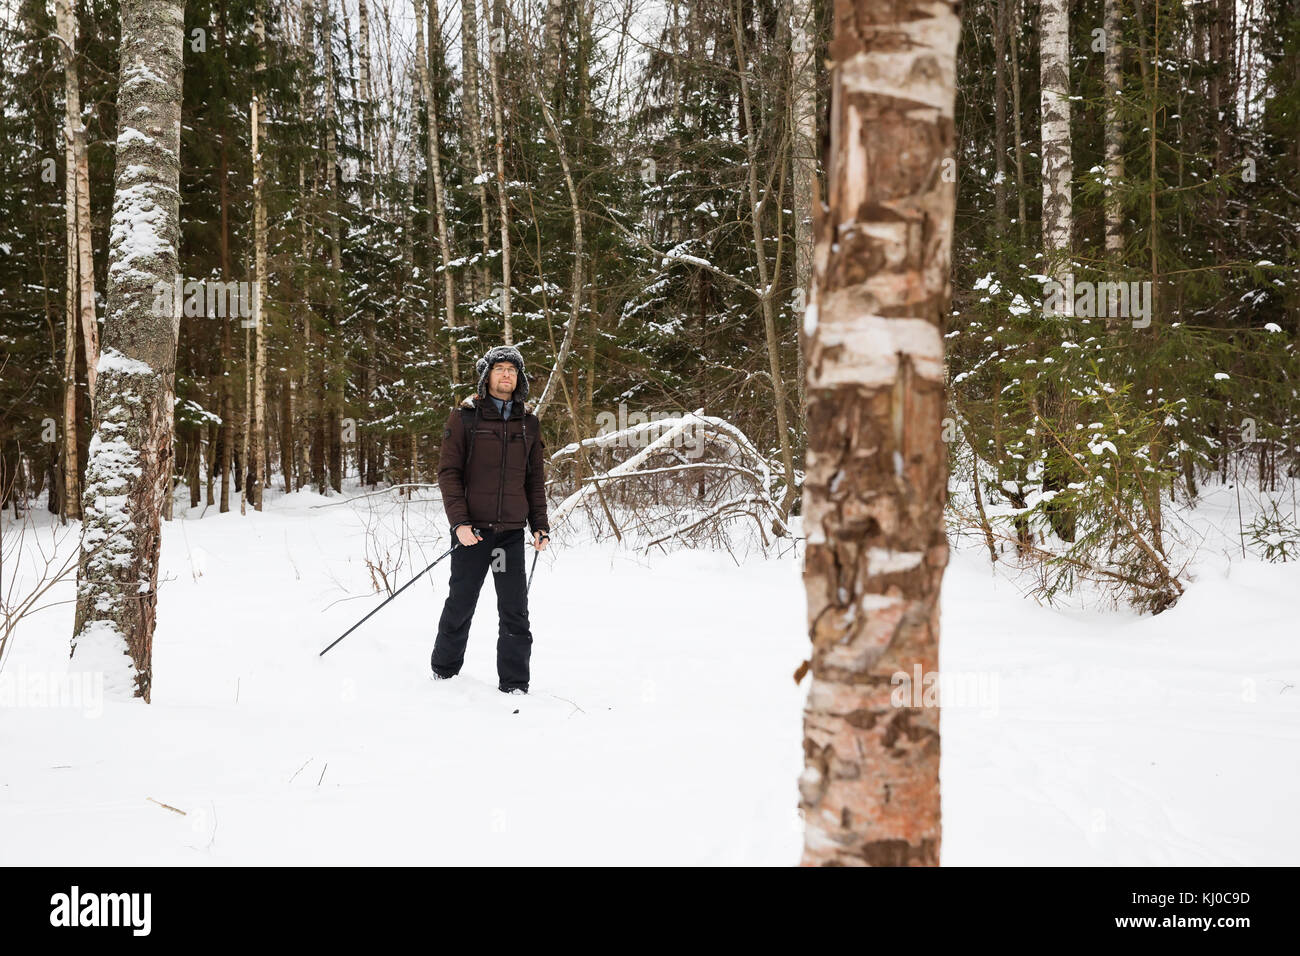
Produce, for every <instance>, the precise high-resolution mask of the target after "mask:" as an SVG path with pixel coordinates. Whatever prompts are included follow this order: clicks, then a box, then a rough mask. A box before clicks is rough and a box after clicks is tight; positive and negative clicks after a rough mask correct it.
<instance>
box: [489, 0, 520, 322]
mask: <svg viewBox="0 0 1300 956" xmlns="http://www.w3.org/2000/svg"><path fill="white" fill-rule="evenodd" d="M501 2H502V0H492V4H493V8H494V14H493V21H494V27H495V29H494V30H493V31H492V38H491V41H490V42H489V43H488V73H489V76H490V78H491V81H492V121H493V125H494V127H495V129H494V132H495V134H496V153H497V201H498V204H499V206H500V219H501V298H500V306H501V334H502V338H503V340H504V341H505V344H506V345H511V344H513V342H514V333H513V332H512V330H511V328H510V197H509V196H508V195H507V193H506V142H505V140H506V123H505V113H504V110H503V108H502V105H501V70H500V66H499V60H498V58H497V54H498V53H499V52H501V51H500V49H498V47H499V46H501V45H502V44H503V43H504V40H505V24H504V23H503V22H502V17H501Z"/></svg>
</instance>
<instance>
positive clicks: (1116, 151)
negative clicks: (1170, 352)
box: [1103, 0, 1124, 331]
mask: <svg viewBox="0 0 1300 956" xmlns="http://www.w3.org/2000/svg"><path fill="white" fill-rule="evenodd" d="M1119 4H1120V0H1106V11H1105V17H1106V19H1105V23H1106V29H1105V31H1104V36H1105V38H1106V62H1105V75H1104V77H1103V82H1104V85H1105V90H1106V132H1105V135H1106V258H1107V259H1109V260H1110V264H1111V266H1112V267H1114V266H1118V265H1120V263H1121V260H1122V258H1123V255H1124V231H1123V229H1124V210H1123V208H1122V206H1121V204H1120V186H1121V183H1122V180H1123V178H1124V136H1123V129H1122V127H1121V126H1120V116H1119V103H1120V96H1121V94H1122V87H1123V83H1124V77H1123V73H1122V72H1121V69H1120V67H1121V64H1122V62H1123V60H1122V58H1123V55H1124V50H1123V47H1122V46H1121V45H1120V42H1119V38H1120V30H1121V19H1120V10H1119ZM1110 313H1111V310H1110V309H1107V311H1106V315H1107V318H1106V326H1107V329H1108V330H1109V331H1114V330H1115V329H1116V328H1118V325H1119V323H1118V320H1117V319H1116V318H1115V317H1114V316H1113V315H1111V314H1110Z"/></svg>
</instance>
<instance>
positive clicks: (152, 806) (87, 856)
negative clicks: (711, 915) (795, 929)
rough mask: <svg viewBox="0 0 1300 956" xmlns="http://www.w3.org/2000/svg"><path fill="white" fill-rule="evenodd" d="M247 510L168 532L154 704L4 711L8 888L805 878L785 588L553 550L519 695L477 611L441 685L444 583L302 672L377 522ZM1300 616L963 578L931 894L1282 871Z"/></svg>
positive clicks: (790, 593)
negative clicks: (631, 873)
mask: <svg viewBox="0 0 1300 956" xmlns="http://www.w3.org/2000/svg"><path fill="white" fill-rule="evenodd" d="M267 499H268V505H267V511H266V512H264V513H262V514H256V513H254V512H251V511H250V512H249V514H248V515H247V516H245V517H242V518H241V517H240V516H239V515H238V514H237V513H230V514H227V515H218V514H216V509H215V508H209V509H208V510H207V514H206V516H205V517H203V518H202V520H197V514H189V513H188V509H187V508H186V502H184V501H178V503H177V506H176V516H177V520H175V521H173V522H171V523H170V524H166V525H165V527H164V532H163V533H164V540H163V555H162V564H161V575H160V577H161V581H162V583H161V589H160V601H159V619H158V620H159V623H158V630H157V634H156V637H155V644H154V699H153V703H152V704H151V705H145V704H143V703H142V702H139V701H120V700H105V701H104V702H103V705H102V714H101V715H99V716H92V715H91V714H89V713H87V712H85V711H83V710H81V709H75V708H67V707H65V708H51V707H38V706H0V864H3V865H31V864H45V865H53V864H57V865H78V866H86V865H121V864H130V865H186V864H189V865H228V864H253V865H262V864H466V863H470V864H480V863H481V864H509V863H523V864H534V863H535V864H543V863H572V864H737V865H754V864H765V865H791V864H794V863H797V862H798V859H799V854H800V850H801V847H802V830H801V825H800V822H799V819H798V815H797V812H796V806H797V801H798V797H797V789H796V778H797V777H798V775H799V773H800V771H801V770H802V769H803V758H802V736H803V734H802V706H803V699H804V695H805V694H806V689H807V682H806V681H805V684H804V686H802V687H796V686H795V684H794V682H793V681H792V680H791V674H792V673H793V671H794V669H795V668H796V667H797V666H798V664H799V662H800V661H801V660H802V659H803V658H804V656H805V654H806V651H807V638H806V634H805V622H804V601H803V591H802V588H803V584H802V580H801V577H800V563H799V561H798V560H797V559H795V558H793V557H790V556H787V557H785V558H783V559H770V560H764V559H763V558H761V557H759V556H751V557H749V558H747V559H745V560H743V561H742V563H741V565H740V566H739V567H737V566H736V564H735V563H734V562H733V561H732V559H731V558H730V557H729V556H727V555H726V554H725V553H724V554H714V553H703V552H678V553H674V554H671V555H668V556H662V555H654V556H651V557H649V558H646V557H644V556H640V555H633V554H627V553H625V552H617V551H615V550H614V549H613V548H612V547H610V546H591V545H583V546H580V547H579V546H567V547H566V546H563V544H562V545H561V547H559V548H557V549H555V550H552V551H548V552H547V553H545V554H543V555H542V557H541V559H540V560H539V561H538V563H537V571H536V575H535V578H534V581H533V590H532V592H531V617H532V626H533V636H534V644H533V675H532V686H531V693H530V695H529V696H526V697H518V696H507V695H504V694H501V693H499V692H498V691H497V689H496V667H495V633H496V607H495V593H494V591H493V588H492V584H491V581H490V580H488V581H485V582H484V587H483V591H482V593H481V595H480V601H479V608H478V612H477V614H476V615H475V622H474V625H473V628H472V630H471V633H470V642H469V650H468V654H467V657H466V662H465V666H464V669H463V670H462V672H461V675H460V676H459V677H457V678H455V679H453V680H451V681H447V682H437V683H435V682H433V681H431V680H430V679H429V653H430V651H431V649H432V644H433V637H434V631H435V628H436V623H437V618H438V614H439V612H440V611H441V606H442V601H443V599H444V598H445V596H446V587H447V562H446V561H444V562H443V563H442V564H441V565H439V566H438V567H437V568H435V569H434V570H433V571H432V572H430V574H428V575H426V577H425V578H423V579H421V581H420V583H418V584H417V585H416V586H414V587H412V588H410V589H409V590H408V591H406V592H405V593H404V594H403V595H402V596H401V597H400V598H398V599H397V600H396V601H395V602H394V603H393V604H390V605H389V606H388V607H386V608H384V610H383V611H381V612H379V614H377V615H376V616H375V617H374V618H372V619H371V620H370V621H368V622H367V623H366V624H365V625H364V626H362V627H361V628H359V629H358V630H357V631H356V632H354V633H353V634H351V635H350V636H349V637H348V638H347V639H346V640H345V641H343V642H342V643H341V644H339V645H338V646H337V647H335V648H334V649H333V650H332V651H330V652H329V654H327V655H326V656H325V657H324V658H319V657H318V656H317V655H318V654H319V651H320V650H321V649H322V648H323V647H324V646H325V645H327V644H328V643H329V642H330V641H332V640H333V639H334V638H335V637H337V636H338V635H339V634H340V633H342V632H343V631H344V630H346V629H347V628H348V627H349V626H351V625H352V624H353V623H354V622H355V621H356V620H358V619H359V618H361V617H362V616H363V615H364V614H365V613H366V612H368V611H369V610H370V609H371V608H373V607H374V606H375V605H376V604H378V603H379V601H380V600H381V598H380V597H377V596H375V595H374V593H373V591H372V590H371V586H370V574H369V572H368V571H367V569H366V566H365V560H364V555H365V553H366V541H367V536H366V531H365V521H364V520H363V518H364V515H365V506H364V505H363V504H362V503H361V502H360V501H357V502H354V503H353V504H352V505H343V506H336V507H330V508H325V509H312V508H311V507H310V506H311V505H318V504H323V503H325V502H326V499H322V498H320V497H318V496H316V495H314V494H308V493H298V494H295V495H291V496H279V495H274V496H273V495H272V494H270V493H269V492H268V494H267ZM328 500H329V501H331V502H337V501H339V500H340V499H339V498H337V497H334V498H332V499H328ZM409 516H411V518H412V522H411V523H412V524H413V525H415V526H416V527H417V529H418V528H422V527H428V528H430V529H431V532H430V533H429V534H427V535H425V536H424V537H423V538H422V540H421V542H420V544H421V546H422V548H423V551H424V554H425V555H427V556H426V557H423V559H422V560H421V555H419V554H415V555H412V556H411V557H410V558H409V559H408V561H407V563H406V564H404V565H403V566H402V567H401V568H400V569H398V570H397V572H396V574H395V577H394V580H396V581H397V582H398V583H399V584H400V583H402V582H405V581H406V580H408V579H409V577H410V575H411V574H412V573H413V572H414V571H417V570H419V569H420V568H422V567H424V566H425V564H427V563H428V561H430V560H432V558H433V557H435V556H436V555H438V554H440V553H442V551H444V550H445V549H446V547H447V530H446V522H445V520H444V519H443V516H442V511H441V505H440V504H439V503H437V501H436V500H433V499H430V500H428V501H427V502H425V503H423V504H420V503H417V504H414V505H412V506H411V507H410V509H409ZM42 517H44V515H43V514H42ZM417 519H418V520H417ZM426 522H427V523H426ZM1233 530H1234V532H1235V522H1234V528H1233ZM43 533H44V532H43ZM75 547H76V541H75V535H69V536H68V537H67V538H65V539H64V541H63V544H62V548H64V549H75ZM372 551H373V547H372ZM527 560H529V561H530V562H531V560H532V556H531V554H529V555H528V557H527ZM412 565H414V567H412ZM61 588H62V590H61V591H60V592H59V593H58V594H57V595H56V596H55V598H54V599H56V600H58V599H62V598H70V597H71V596H72V593H73V587H72V584H71V583H65V584H64V585H62V586H61ZM1297 594H1300V566H1297V565H1295V564H1281V565H1267V564H1261V563H1258V562H1253V561H1240V560H1238V561H1236V562H1235V563H1233V565H1232V567H1231V570H1230V572H1229V571H1228V570H1227V566H1226V563H1222V564H1220V563H1215V562H1213V561H1211V562H1208V563H1206V564H1205V566H1204V567H1198V579H1197V580H1196V581H1195V582H1194V583H1193V584H1192V585H1191V586H1190V587H1189V588H1188V591H1187V594H1186V595H1185V597H1184V598H1183V599H1182V601H1181V602H1180V603H1179V604H1178V605H1177V606H1176V607H1175V608H1173V609H1171V610H1170V611H1167V612H1166V613H1164V614H1162V615H1160V616H1158V617H1155V618H1150V617H1148V618H1142V617H1138V616H1137V615H1135V614H1132V613H1127V612H1110V613H1100V612H1083V611H1078V610H1074V611H1070V610H1052V609H1048V608H1043V607H1039V606H1037V605H1035V604H1034V603H1032V602H1031V601H1029V600H1027V599H1026V598H1024V597H1022V596H1021V595H1020V593H1019V591H1018V589H1017V585H1016V584H1015V583H1014V582H1012V581H1010V580H1007V579H1005V577H1003V576H1002V572H1001V571H999V573H998V574H996V575H995V574H994V573H993V572H992V571H991V570H990V568H989V565H988V562H987V558H986V557H984V556H981V555H980V553H979V549H978V548H971V547H961V548H957V549H955V550H954V553H953V559H952V563H951V564H950V566H949V570H948V573H947V575H946V577H945V579H944V603H943V622H942V626H943V638H942V650H941V653H942V658H941V665H942V667H943V668H944V670H945V671H948V672H962V673H975V672H984V673H986V674H987V675H991V676H993V677H995V678H996V685H994V687H995V690H996V696H995V698H993V700H992V702H991V703H992V706H990V701H987V700H986V701H984V702H983V703H982V704H981V703H979V702H976V703H973V704H972V705H970V706H955V705H950V706H946V707H945V708H944V711H943V716H942V747H943V763H942V771H941V773H942V786H943V851H942V854H943V862H944V864H945V865H976V864H1082V865H1130V864H1173V865H1187V864H1286V863H1293V862H1294V861H1295V860H1296V858H1297V855H1298V854H1300V830H1298V829H1297V828H1295V827H1294V826H1292V825H1291V824H1290V816H1291V808H1293V807H1294V806H1295V804H1296V802H1297V800H1298V799H1300V771H1298V770H1297V760H1296V758H1295V756H1294V755H1295V753H1296V752H1297V747H1296V745H1297V743H1300V720H1298V719H1297V718H1298V717H1300V686H1298V685H1300V646H1297V643H1296V637H1297V630H1300V628H1297V624H1296V619H1297V614H1296V611H1297V598H1296V595H1297ZM342 598H355V599H354V600H340V599H342ZM335 602H338V603H335ZM330 605H332V606H330ZM72 613H73V609H72V607H71V606H70V605H62V606H60V607H56V608H53V609H51V610H49V611H45V612H43V613H42V614H41V615H40V616H39V617H36V618H33V619H31V620H29V621H28V622H26V623H24V625H22V626H20V628H19V629H18V632H17V634H16V637H15V645H14V649H13V651H12V653H11V655H10V657H9V660H8V662H7V664H6V667H5V671H4V675H5V676H6V678H8V679H10V680H14V679H16V678H22V677H25V676H30V675H33V674H36V675H44V674H54V675H59V674H63V673H66V672H67V668H68V663H67V647H68V640H69V637H70V634H71V626H72ZM1252 682H1253V683H1252ZM1248 688H1249V690H1248ZM237 694H238V702H236V695H237ZM515 711H518V713H516V712H515ZM149 798H153V800H157V801H160V802H162V803H165V804H169V805H170V806H173V807H177V808H179V809H181V810H184V811H186V813H185V815H180V814H177V813H173V812H171V811H170V810H167V809H165V808H163V807H160V806H159V805H158V804H157V803H153V802H150V800H149Z"/></svg>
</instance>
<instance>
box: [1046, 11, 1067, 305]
mask: <svg viewBox="0 0 1300 956" xmlns="http://www.w3.org/2000/svg"><path fill="white" fill-rule="evenodd" d="M1038 16H1039V36H1040V47H1039V83H1040V86H1041V90H1040V97H1039V105H1040V108H1041V111H1042V140H1043V253H1044V255H1045V256H1046V257H1047V261H1048V268H1049V271H1048V275H1050V276H1051V277H1052V278H1054V279H1056V280H1057V281H1058V282H1062V283H1063V282H1064V281H1065V278H1064V276H1065V273H1067V272H1069V271H1070V268H1071V266H1070V251H1071V250H1070V234H1071V227H1072V224H1073V208H1072V204H1073V197H1072V193H1071V184H1070V181H1071V179H1072V178H1073V176H1074V164H1073V161H1072V159H1071V157H1070V7H1069V0H1042V3H1041V5H1040V7H1039V13H1038ZM1071 298H1072V297H1071V296H1069V295H1066V296H1064V299H1065V300H1066V301H1065V310H1066V314H1067V315H1072V314H1073V303H1072V302H1071V301H1069V300H1070V299H1071Z"/></svg>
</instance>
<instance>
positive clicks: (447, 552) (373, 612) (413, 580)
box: [317, 528, 478, 657]
mask: <svg viewBox="0 0 1300 956" xmlns="http://www.w3.org/2000/svg"><path fill="white" fill-rule="evenodd" d="M471 530H472V531H473V532H474V534H475V535H477V534H478V529H477V528H473V529H471ZM459 544H460V542H459V541H455V540H453V541H452V543H451V547H450V548H448V549H447V550H446V551H444V552H443V553H442V554H440V555H438V557H437V558H435V559H434V561H433V564H431V565H429V566H428V567H427V568H425V569H424V570H423V571H421V572H420V573H419V574H417V575H416V576H415V577H413V578H411V580H409V581H407V582H406V583H405V584H403V585H402V586H401V587H400V588H398V589H397V590H396V591H394V592H393V593H392V595H391V596H390V597H389V598H388V600H387V601H385V602H384V603H383V604H381V605H379V607H377V608H375V609H374V610H373V611H371V612H370V613H369V614H367V615H366V616H365V617H363V618H362V619H361V620H359V621H357V623H355V624H353V625H352V626H351V627H350V628H348V629H347V630H346V631H344V632H343V634H342V635H341V636H340V637H339V638H338V640H336V641H335V642H334V644H337V643H338V642H339V641H341V640H343V638H345V637H347V636H348V635H349V634H351V633H352V632H353V631H355V630H356V629H357V628H359V627H360V626H361V625H362V624H365V623H366V621H368V620H370V619H371V618H372V617H374V616H375V615H376V614H378V613H379V611H381V610H382V609H383V608H384V606H385V605H387V604H388V603H389V601H392V600H393V598H395V597H397V595H399V594H401V593H402V592H403V591H405V590H406V589H407V588H409V587H410V586H411V585H412V584H414V583H415V582H416V581H418V580H420V578H422V577H424V575H425V574H426V573H427V572H428V571H430V570H432V569H433V565H434V564H437V563H438V562H439V561H441V560H442V559H443V558H445V557H446V556H447V555H449V554H451V553H452V552H453V551H455V550H456V547H457V546H458V545H459ZM334 644H331V645H330V646H329V647H327V648H325V650H324V651H321V652H320V654H318V655H317V656H318V657H324V656H325V651H328V650H329V649H330V647H333V646H334Z"/></svg>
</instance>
